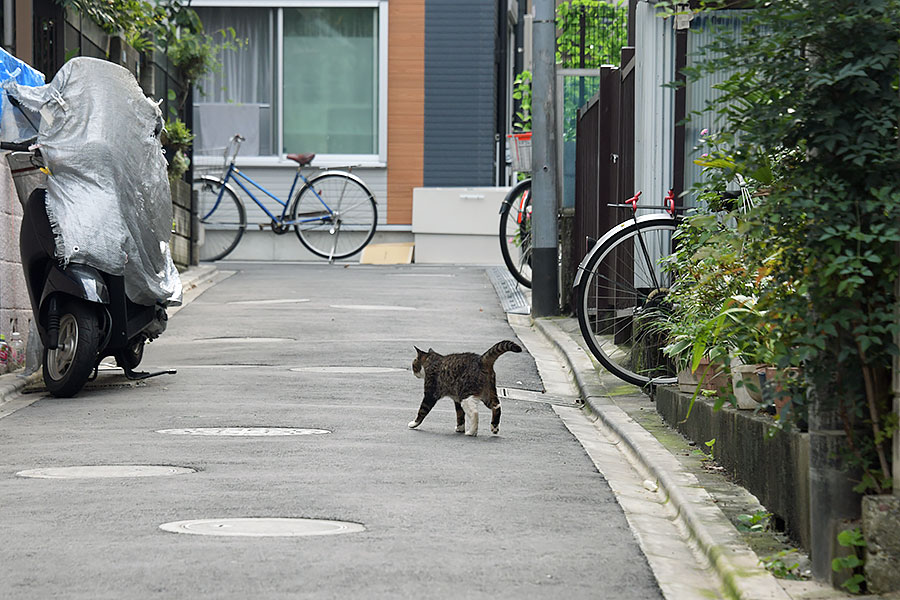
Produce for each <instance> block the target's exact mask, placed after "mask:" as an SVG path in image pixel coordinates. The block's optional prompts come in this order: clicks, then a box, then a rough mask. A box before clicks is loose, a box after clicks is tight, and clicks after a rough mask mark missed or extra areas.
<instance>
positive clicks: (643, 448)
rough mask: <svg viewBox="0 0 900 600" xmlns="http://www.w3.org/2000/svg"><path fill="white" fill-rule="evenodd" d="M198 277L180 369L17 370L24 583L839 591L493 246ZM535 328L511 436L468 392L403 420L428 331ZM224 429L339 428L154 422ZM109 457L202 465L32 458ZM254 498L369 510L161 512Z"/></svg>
mask: <svg viewBox="0 0 900 600" xmlns="http://www.w3.org/2000/svg"><path fill="white" fill-rule="evenodd" d="M189 278H194V279H193V283H194V284H195V285H194V288H193V291H191V292H188V294H186V300H187V303H186V304H187V305H186V306H185V307H183V308H182V309H180V312H178V313H177V315H176V316H173V317H172V319H171V322H170V329H169V331H167V332H166V334H164V336H163V337H162V338H160V339H159V340H158V341H156V342H154V343H153V344H151V345H150V346H148V348H147V352H146V358H145V362H146V363H147V365H152V366H159V367H176V368H178V369H179V373H178V375H176V376H174V377H165V378H159V379H151V380H148V381H146V382H142V383H140V384H133V383H129V382H125V381H124V380H123V379H122V378H121V377H119V376H118V375H116V374H114V373H113V372H109V373H103V374H102V375H101V378H100V379H98V381H97V382H96V383H95V384H92V385H91V387H90V388H89V389H87V390H86V391H85V392H84V393H82V394H81V395H79V396H78V397H76V398H75V399H71V400H66V401H59V400H55V399H52V398H49V397H44V396H43V395H42V394H40V392H35V393H31V394H24V395H21V394H17V393H10V392H9V391H10V390H12V392H16V391H17V389H19V388H22V386H23V385H24V381H22V382H19V381H17V382H16V383H15V384H14V385H13V388H6V389H7V394H6V395H5V396H3V397H0V435H2V437H0V456H2V459H0V480H5V483H4V485H2V486H0V506H3V507H4V510H3V511H2V512H3V514H2V516H0V522H2V523H3V529H4V530H5V531H7V532H9V534H10V535H9V536H4V537H8V539H9V542H8V543H7V542H4V544H3V547H2V549H0V558H2V560H0V563H2V564H3V565H4V568H3V569H2V570H0V589H7V590H9V591H10V592H11V594H9V597H13V598H19V597H21V598H29V597H46V596H48V595H65V596H66V597H85V598H99V597H116V598H123V597H134V598H142V597H149V596H156V595H159V596H165V597H235V598H239V597H248V596H250V595H253V596H254V597H261V598H268V597H292V598H295V597H314V598H327V597H338V596H340V597H361V598H362V597H364V598H370V597H372V598H374V597H385V598H395V597H396V598H400V597H435V598H458V597H482V596H484V597H487V596H491V597H510V598H521V597H536V598H537V597H540V598H555V597H561V596H567V597H573V598H578V597H600V598H655V597H666V598H670V599H675V598H678V599H681V598H686V599H687V598H700V597H738V598H789V597H793V598H795V599H800V598H807V599H813V598H837V597H842V595H841V594H839V593H835V592H833V591H831V590H828V589H825V588H822V587H821V586H815V585H813V584H809V583H801V584H797V585H787V586H785V585H783V584H779V583H778V582H776V580H775V579H774V578H772V577H771V576H770V575H769V574H768V573H767V572H766V571H764V570H762V569H761V568H760V567H759V566H758V564H757V560H758V559H757V556H756V555H755V554H753V552H752V551H751V550H750V549H749V547H748V546H747V545H746V544H745V543H744V542H743V541H742V540H741V537H740V536H739V535H738V534H737V532H736V530H735V529H734V527H733V526H732V525H731V523H730V522H729V521H728V519H727V517H725V516H724V514H723V513H722V511H721V510H719V509H718V507H717V506H716V504H717V500H718V499H717V497H715V496H714V495H712V494H710V493H709V492H707V490H706V489H704V488H703V486H702V485H701V483H700V482H699V481H698V479H697V477H696V476H694V475H693V474H692V472H691V470H690V469H689V468H686V467H685V465H684V463H683V461H679V460H677V459H676V458H675V456H673V454H672V451H671V448H667V447H666V446H664V445H663V444H662V443H661V442H660V441H659V438H660V436H659V435H658V434H657V435H655V436H654V435H652V434H651V433H650V430H651V429H652V428H651V427H649V426H648V425H647V423H646V422H645V421H642V418H641V413H640V411H643V410H644V409H647V411H648V412H649V411H650V410H652V405H650V404H649V403H648V402H647V401H646V399H642V398H641V397H640V395H639V394H635V390H634V389H633V388H629V387H628V386H622V385H620V384H619V383H618V382H617V381H614V380H609V379H606V378H604V377H603V376H600V375H598V374H597V372H596V371H595V369H594V365H593V364H592V362H591V361H590V359H589V358H588V356H587V355H586V354H585V353H584V350H583V349H582V348H581V346H580V345H579V344H578V341H577V331H575V328H573V327H572V320H571V319H568V320H567V319H539V320H538V321H537V322H535V323H532V321H531V319H530V318H529V317H527V316H518V315H510V316H507V315H505V314H504V313H503V312H502V310H500V308H499V303H498V302H497V297H496V295H495V294H494V292H493V289H492V288H491V285H490V283H489V282H488V279H487V277H485V275H484V270H483V269H479V268H474V267H422V266H411V267H361V266H327V265H321V264H314V265H285V264H282V265H262V264H233V263H232V264H229V263H221V264H219V265H218V271H214V270H205V271H202V272H201V271H195V272H193V273H190V274H189ZM515 337H518V338H519V340H520V341H521V342H522V343H523V344H524V346H525V347H526V349H527V350H528V352H527V353H523V354H521V355H512V354H507V355H504V357H502V358H501V359H500V360H499V361H498V363H497V373H498V385H499V386H500V387H501V388H502V390H503V392H502V393H503V394H504V395H505V398H504V400H503V421H502V423H501V429H500V431H501V433H500V435H499V436H491V435H490V433H489V431H488V430H485V428H484V427H482V428H481V431H480V433H479V437H478V438H476V439H468V438H464V437H463V436H460V435H458V434H455V433H453V424H454V423H453V421H454V417H453V410H452V407H451V405H450V402H449V400H443V401H442V402H441V403H439V404H438V405H437V407H436V408H435V410H434V411H433V412H432V414H431V415H430V416H429V417H428V419H426V421H425V422H424V423H423V425H422V426H421V427H420V429H419V430H417V431H411V430H408V429H406V427H405V424H406V422H408V420H409V419H410V418H411V417H412V416H413V415H414V414H415V411H416V409H417V407H418V402H419V400H420V398H421V381H420V380H417V379H415V378H413V377H412V375H411V373H410V372H409V362H411V360H412V356H413V354H412V352H413V351H412V345H413V344H416V345H419V346H420V347H422V346H433V347H434V348H435V349H436V350H438V351H440V352H445V353H446V352H454V351H483V350H484V349H486V348H487V347H488V346H490V345H491V344H492V343H494V342H495V341H498V340H499V339H505V338H510V339H514V338H515ZM146 368H150V367H149V366H148V367H146ZM353 368H356V370H354V369H353ZM10 377H14V376H4V377H3V378H0V393H2V390H3V389H4V388H3V387H2V385H3V384H4V383H8V382H9V381H10ZM31 385H32V389H36V388H37V387H38V386H36V385H35V384H34V383H33V382H32V384H31ZM4 399H5V403H4ZM642 403H643V404H642ZM4 411H5V412H4ZM5 415H8V416H5ZM586 415H587V416H586ZM226 426H241V427H249V426H265V427H273V426H293V427H313V428H322V429H326V430H329V431H331V433H330V434H327V435H322V436H302V437H294V438H285V439H262V440H261V439H259V438H246V439H240V438H205V439H204V438H200V437H195V436H168V435H165V434H159V433H157V431H159V430H162V429H170V428H179V427H183V428H189V427H226ZM573 436H574V437H573ZM576 440H577V442H576ZM107 464H115V465H125V464H143V465H177V466H187V467H191V468H194V469H196V470H197V471H198V472H197V473H195V474H190V475H180V476H173V477H166V478H148V479H145V480H141V479H126V478H122V479H113V480H109V481H105V480H71V481H62V482H59V481H41V480H32V479H23V478H21V477H16V475H15V474H16V473H17V472H20V471H21V470H23V469H28V468H35V467H41V466H66V465H107ZM598 471H599V473H598ZM601 473H602V476H601ZM735 495H738V494H737V492H735ZM741 501H742V502H746V503H747V505H748V506H750V505H751V503H752V500H750V499H741ZM748 510H749V509H748ZM238 516H269V517H273V516H281V517H307V518H329V519H344V520H347V521H353V522H358V523H363V524H364V525H365V527H366V531H365V532H364V533H361V534H347V535H344V536H334V537H333V538H330V539H327V541H326V539H325V538H321V539H316V538H297V539H291V538H287V539H281V538H271V539H269V538H267V539H266V540H251V541H250V543H248V542H247V541H244V540H241V539H238V538H226V539H215V538H203V537H200V536H190V535H176V534H170V533H165V532H162V531H160V530H159V529H158V525H160V524H162V523H164V522H170V521H176V520H181V519H199V518H208V517H238ZM298 540H299V541H298ZM89 550H94V551H96V552H98V553H99V554H100V556H99V558H97V559H88V558H87V556H86V554H85V552H86V551H89ZM35 562H40V563H41V564H44V565H50V573H49V574H45V575H43V576H41V575H38V574H35V573H34V564H35Z"/></svg>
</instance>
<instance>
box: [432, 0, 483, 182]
mask: <svg viewBox="0 0 900 600" xmlns="http://www.w3.org/2000/svg"><path fill="white" fill-rule="evenodd" d="M496 39H497V4H496V2H493V1H491V0H426V3H425V165H424V169H425V172H424V174H423V179H424V184H425V185H426V186H470V185H493V184H494V133H495V131H496V129H497V125H496V122H497V109H496V106H497V82H496V65H495V57H496Z"/></svg>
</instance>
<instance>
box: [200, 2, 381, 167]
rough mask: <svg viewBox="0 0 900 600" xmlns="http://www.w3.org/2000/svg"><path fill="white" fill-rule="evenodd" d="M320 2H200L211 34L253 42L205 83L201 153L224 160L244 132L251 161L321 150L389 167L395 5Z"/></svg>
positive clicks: (227, 55)
mask: <svg viewBox="0 0 900 600" xmlns="http://www.w3.org/2000/svg"><path fill="white" fill-rule="evenodd" d="M318 4H320V5H317V3H316V2H313V1H306V0H304V1H297V0H294V1H291V0H282V1H281V2H277V3H275V2H273V3H269V2H253V3H251V2H227V1H225V0H218V1H217V0H206V1H204V0H195V1H194V3H193V6H194V7H195V9H196V10H197V13H198V14H199V15H200V18H201V20H202V21H203V24H204V28H205V29H206V31H207V32H208V33H211V32H215V31H219V30H222V29H226V30H227V28H229V27H230V28H233V29H234V30H235V32H236V34H237V36H238V37H239V38H242V39H246V40H247V41H248V44H247V48H246V49H242V50H238V51H226V52H224V53H223V54H222V56H221V62H222V65H223V68H222V69H221V71H219V72H217V73H213V74H211V75H209V76H207V77H205V78H204V79H203V80H202V81H200V82H198V85H197V88H196V90H195V94H194V106H195V108H194V129H195V133H196V134H197V141H196V142H195V148H196V149H199V150H200V153H201V154H207V155H210V154H216V153H220V152H221V148H223V147H224V146H225V145H226V144H227V142H228V139H230V137H231V135H233V134H234V133H240V134H241V135H242V136H244V137H245V138H246V140H247V141H246V142H245V143H244V145H243V146H242V148H241V156H244V157H247V156H254V155H255V156H260V157H266V156H268V157H272V158H276V157H280V156H283V155H284V154H288V153H291V152H315V153H316V154H317V155H319V156H320V157H322V158H324V159H326V160H327V158H328V157H333V158H335V159H336V160H338V159H344V160H347V159H356V160H360V161H376V162H383V161H384V157H385V151H386V133H385V131H384V129H385V126H386V125H385V124H386V114H387V112H386V93H385V92H386V90H385V89H384V88H385V85H384V83H383V82H384V81H385V79H386V71H387V57H386V47H387V40H386V37H387V36H386V31H387V27H386V23H385V22H384V21H385V19H386V15H387V3H386V1H385V0H347V1H346V2H341V1H335V0H331V1H329V2H324V1H323V2H320V3H318ZM260 5H263V6H262V7H260Z"/></svg>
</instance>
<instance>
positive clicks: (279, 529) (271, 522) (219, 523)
mask: <svg viewBox="0 0 900 600" xmlns="http://www.w3.org/2000/svg"><path fill="white" fill-rule="evenodd" d="M159 528H160V529H162V530H163V531H169V532H172V533H190V534H193V535H218V536H238V537H298V536H310V535H339V534H342V533H359V532H360V531H365V530H366V528H365V527H363V526H362V525H361V524H359V523H350V522H347V521H322V520H319V519H279V518H263V517H258V518H253V517H251V518H241V519H198V520H195V521H175V522H173V523H163V524H162V525H160V526H159Z"/></svg>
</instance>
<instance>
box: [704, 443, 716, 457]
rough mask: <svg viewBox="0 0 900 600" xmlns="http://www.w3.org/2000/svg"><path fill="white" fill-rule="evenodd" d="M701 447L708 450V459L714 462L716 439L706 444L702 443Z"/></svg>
mask: <svg viewBox="0 0 900 600" xmlns="http://www.w3.org/2000/svg"><path fill="white" fill-rule="evenodd" d="M703 445H704V446H706V447H707V448H709V457H710V458H711V459H712V460H716V438H713V439H711V440H709V441H708V442H703Z"/></svg>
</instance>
